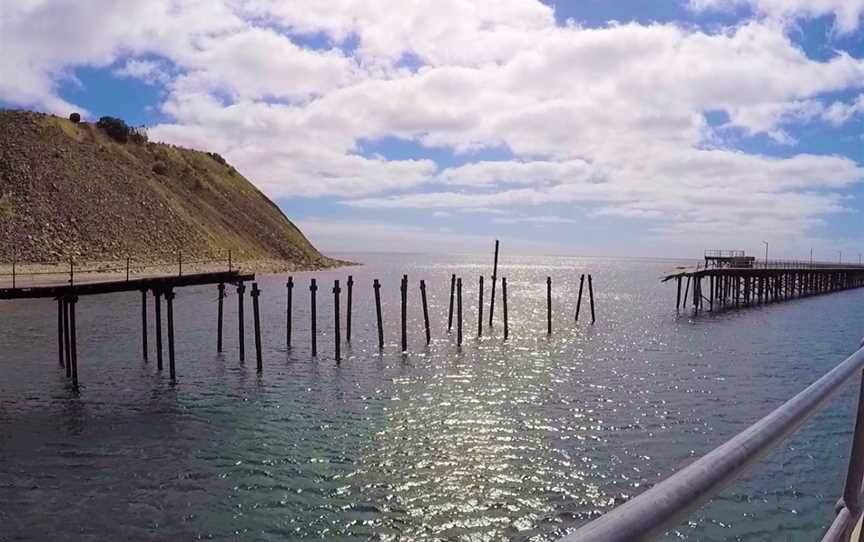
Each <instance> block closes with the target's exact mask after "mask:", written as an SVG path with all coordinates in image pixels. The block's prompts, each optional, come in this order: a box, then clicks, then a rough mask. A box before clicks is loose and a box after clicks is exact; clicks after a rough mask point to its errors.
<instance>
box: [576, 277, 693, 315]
mask: <svg viewBox="0 0 864 542" xmlns="http://www.w3.org/2000/svg"><path fill="white" fill-rule="evenodd" d="M582 276H583V277H584V276H585V275H582ZM579 290H580V291H581V290H582V285H581V284H580V285H579ZM579 297H582V296H579ZM580 301H581V300H580ZM675 310H676V311H679V310H681V275H678V297H677V298H676V299H675ZM576 312H577V314H578V312H579V311H578V310H577V311H576ZM576 319H577V320H578V319H579V317H578V316H577V317H576Z"/></svg>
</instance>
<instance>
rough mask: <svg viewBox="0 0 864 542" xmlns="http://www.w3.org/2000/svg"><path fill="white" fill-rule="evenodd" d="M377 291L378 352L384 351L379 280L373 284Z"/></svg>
mask: <svg viewBox="0 0 864 542" xmlns="http://www.w3.org/2000/svg"><path fill="white" fill-rule="evenodd" d="M372 289H373V290H375V316H376V317H377V318H378V350H384V327H383V323H382V321H381V283H380V282H378V279H375V280H374V281H373V282H372Z"/></svg>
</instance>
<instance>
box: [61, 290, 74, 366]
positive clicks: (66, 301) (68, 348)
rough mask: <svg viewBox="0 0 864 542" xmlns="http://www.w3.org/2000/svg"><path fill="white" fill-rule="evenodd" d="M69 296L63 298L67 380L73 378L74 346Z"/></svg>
mask: <svg viewBox="0 0 864 542" xmlns="http://www.w3.org/2000/svg"><path fill="white" fill-rule="evenodd" d="M69 310H70V307H69V296H65V295H64V296H63V344H64V346H65V347H66V378H72V344H71V338H70V335H69Z"/></svg>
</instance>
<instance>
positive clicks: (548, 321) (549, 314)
mask: <svg viewBox="0 0 864 542" xmlns="http://www.w3.org/2000/svg"><path fill="white" fill-rule="evenodd" d="M546 335H552V277H546Z"/></svg>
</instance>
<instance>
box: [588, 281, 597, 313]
mask: <svg viewBox="0 0 864 542" xmlns="http://www.w3.org/2000/svg"><path fill="white" fill-rule="evenodd" d="M588 298H589V300H590V301H591V323H592V324H593V323H594V322H596V321H597V319H596V318H595V317H594V286H593V284H592V282H591V275H588Z"/></svg>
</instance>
